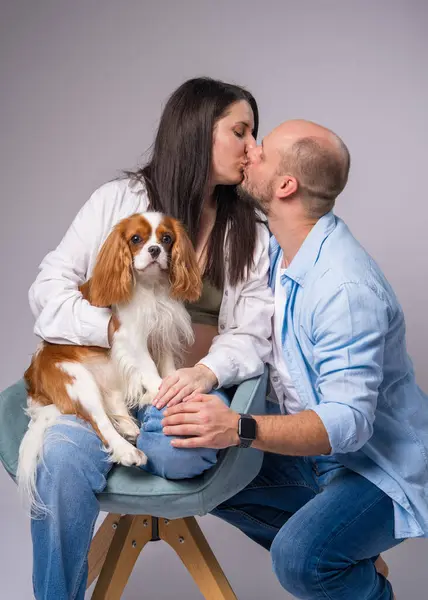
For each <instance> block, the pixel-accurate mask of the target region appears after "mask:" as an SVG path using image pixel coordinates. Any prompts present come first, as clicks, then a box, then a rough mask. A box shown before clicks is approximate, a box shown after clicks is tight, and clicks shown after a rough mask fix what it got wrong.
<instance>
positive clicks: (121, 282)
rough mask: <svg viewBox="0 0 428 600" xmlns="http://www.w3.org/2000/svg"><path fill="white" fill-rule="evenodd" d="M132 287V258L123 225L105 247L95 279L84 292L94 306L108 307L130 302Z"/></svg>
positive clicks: (84, 288) (103, 247)
mask: <svg viewBox="0 0 428 600" xmlns="http://www.w3.org/2000/svg"><path fill="white" fill-rule="evenodd" d="M132 287H133V275H132V254H131V251H130V249H129V246H128V244H127V242H126V239H125V237H124V234H123V227H122V226H121V223H119V224H118V225H116V227H115V228H114V229H113V231H112V232H111V233H110V235H109V236H108V237H107V239H106V241H105V242H104V244H103V246H102V247H101V250H100V252H99V254H98V257H97V262H96V264H95V267H94V271H93V273H92V277H91V278H90V279H89V281H87V282H86V283H84V284H83V285H82V286H81V287H80V291H81V292H82V294H83V296H84V298H86V299H87V300H89V302H90V303H91V304H93V305H94V306H100V307H108V306H112V305H113V304H122V303H124V302H128V301H129V300H130V298H131V294H132Z"/></svg>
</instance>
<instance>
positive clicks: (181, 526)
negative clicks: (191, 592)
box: [159, 517, 237, 600]
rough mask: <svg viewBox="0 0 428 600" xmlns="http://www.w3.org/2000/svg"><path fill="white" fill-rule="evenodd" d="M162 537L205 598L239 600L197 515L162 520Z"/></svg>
mask: <svg viewBox="0 0 428 600" xmlns="http://www.w3.org/2000/svg"><path fill="white" fill-rule="evenodd" d="M159 536H160V538H161V539H162V540H164V541H165V542H167V543H168V544H169V545H170V546H171V547H172V548H173V549H174V550H175V551H176V552H177V554H178V556H179V557H180V558H181V560H182V561H183V563H184V565H185V566H186V568H187V570H188V571H189V573H190V574H191V575H192V577H193V579H194V580H195V582H196V584H197V586H198V587H199V589H200V591H201V593H202V595H203V596H204V598H205V600H237V598H236V596H235V594H234V592H233V590H232V588H231V586H230V584H229V582H228V580H227V579H226V575H225V574H224V573H223V570H222V568H221V567H220V565H219V563H218V562H217V559H216V557H215V556H214V553H213V551H212V550H211V548H210V546H209V545H208V542H207V540H206V539H205V536H204V534H203V533H202V531H201V528H200V527H199V525H198V523H197V521H196V519H195V517H187V518H185V519H173V520H172V521H169V520H168V519H159Z"/></svg>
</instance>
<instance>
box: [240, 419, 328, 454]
mask: <svg viewBox="0 0 428 600" xmlns="http://www.w3.org/2000/svg"><path fill="white" fill-rule="evenodd" d="M254 418H255V419H256V421H257V439H256V440H255V441H254V442H253V444H252V445H253V447H254V448H258V449H259V450H264V451H265V452H274V453H276V454H287V455H289V456H317V455H319V454H330V452H331V446H330V441H329V439H328V434H327V431H326V429H325V427H324V425H323V422H322V421H321V419H320V418H319V416H318V415H317V414H316V413H315V412H313V411H312V410H305V411H303V412H301V413H298V414H296V415H284V416H278V415H273V416H267V415H260V416H258V415H255V416H254Z"/></svg>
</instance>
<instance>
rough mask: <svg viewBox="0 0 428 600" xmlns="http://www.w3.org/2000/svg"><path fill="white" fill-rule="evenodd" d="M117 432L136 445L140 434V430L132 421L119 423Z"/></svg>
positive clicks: (123, 420)
mask: <svg viewBox="0 0 428 600" xmlns="http://www.w3.org/2000/svg"><path fill="white" fill-rule="evenodd" d="M117 431H118V432H119V433H120V435H121V436H122V437H124V438H125V440H128V442H131V444H132V443H135V441H136V439H137V437H138V436H139V434H140V428H139V427H138V425H137V424H136V423H135V422H134V421H133V420H132V419H120V421H118V422H117Z"/></svg>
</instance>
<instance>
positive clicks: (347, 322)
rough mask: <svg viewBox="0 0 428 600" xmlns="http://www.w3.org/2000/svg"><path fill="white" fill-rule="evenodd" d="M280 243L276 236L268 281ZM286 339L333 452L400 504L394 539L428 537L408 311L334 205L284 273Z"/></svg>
mask: <svg viewBox="0 0 428 600" xmlns="http://www.w3.org/2000/svg"><path fill="white" fill-rule="evenodd" d="M280 255H281V249H280V247H279V244H278V242H277V241H276V239H275V238H274V237H272V238H271V242H270V258H271V271H270V285H271V286H272V287H273V288H274V286H275V273H276V268H278V267H279V265H278V263H279V260H278V257H279V256H280ZM281 285H282V286H284V287H285V288H286V293H287V304H286V308H285V317H284V325H283V330H282V344H283V351H284V358H285V360H286V363H287V366H288V369H289V372H290V377H291V379H292V381H293V384H294V386H295V388H296V390H297V393H298V394H299V397H300V400H301V403H302V408H303V409H304V410H313V411H315V412H316V413H317V414H318V415H319V417H320V418H321V420H322V422H323V423H324V426H325V428H326V430H327V433H328V436H329V440H330V445H331V448H332V454H334V455H335V458H336V459H337V460H338V461H339V462H340V463H342V464H343V465H344V466H346V467H348V468H349V469H352V470H353V471H356V472H357V473H359V474H360V475H362V476H363V477H366V478H367V479H368V480H370V481H372V482H373V483H374V484H375V485H376V486H378V487H379V488H380V489H382V490H383V491H384V492H385V493H386V494H387V495H388V496H390V497H391V498H392V500H393V502H394V514H395V537H396V538H407V537H418V536H424V537H427V536H428V396H427V395H426V394H424V392H422V390H421V389H420V388H419V387H418V386H417V384H416V381H415V376H414V371H413V366H412V362H411V359H410V358H409V356H408V354H407V351H406V341H405V323H404V315H403V311H402V309H401V307H400V305H399V303H398V301H397V298H396V297H395V294H394V292H393V290H392V288H391V286H390V285H389V283H388V282H387V280H386V279H385V277H384V275H383V274H382V272H381V270H380V268H379V267H378V265H377V264H376V263H375V262H374V260H373V259H372V258H371V257H370V256H369V254H368V253H367V252H366V251H365V250H364V248H362V246H361V245H360V244H359V243H358V242H357V241H356V239H355V238H354V237H353V235H352V234H351V232H350V231H349V229H348V227H347V226H346V225H345V223H344V222H343V221H342V220H341V219H340V218H338V217H336V216H335V215H334V214H333V213H332V212H330V213H328V214H326V215H324V216H323V217H322V218H321V219H320V220H319V221H318V222H317V224H316V225H315V227H314V228H313V229H312V231H311V232H310V234H309V235H308V237H307V238H306V240H305V241H304V243H303V245H302V247H301V248H300V250H299V251H298V253H297V254H296V256H295V257H294V259H293V261H292V262H291V264H290V266H289V267H288V268H287V269H286V270H285V272H284V274H283V275H282V277H281Z"/></svg>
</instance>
